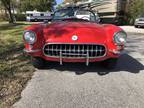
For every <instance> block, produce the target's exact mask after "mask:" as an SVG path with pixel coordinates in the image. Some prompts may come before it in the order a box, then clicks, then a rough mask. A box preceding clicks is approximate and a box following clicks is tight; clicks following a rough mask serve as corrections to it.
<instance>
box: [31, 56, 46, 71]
mask: <svg viewBox="0 0 144 108" xmlns="http://www.w3.org/2000/svg"><path fill="white" fill-rule="evenodd" d="M31 62H32V65H33V66H34V67H35V68H37V69H44V67H45V60H44V59H42V58H39V57H32V58H31Z"/></svg>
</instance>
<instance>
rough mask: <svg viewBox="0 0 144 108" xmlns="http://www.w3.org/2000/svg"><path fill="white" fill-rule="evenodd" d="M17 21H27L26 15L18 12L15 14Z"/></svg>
mask: <svg viewBox="0 0 144 108" xmlns="http://www.w3.org/2000/svg"><path fill="white" fill-rule="evenodd" d="M15 18H16V21H26V15H25V14H20V13H17V14H15Z"/></svg>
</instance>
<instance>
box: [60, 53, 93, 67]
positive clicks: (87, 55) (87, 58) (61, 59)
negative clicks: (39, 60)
mask: <svg viewBox="0 0 144 108" xmlns="http://www.w3.org/2000/svg"><path fill="white" fill-rule="evenodd" d="M63 55H67V53H62V51H60V56H59V60H60V65H63ZM73 55H77V54H73ZM82 55H83V56H85V58H86V66H88V65H89V59H90V58H89V53H88V51H87V54H82Z"/></svg>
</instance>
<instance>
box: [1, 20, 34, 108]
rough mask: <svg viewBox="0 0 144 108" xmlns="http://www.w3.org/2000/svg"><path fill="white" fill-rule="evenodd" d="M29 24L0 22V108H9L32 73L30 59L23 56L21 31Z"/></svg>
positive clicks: (18, 96)
mask: <svg viewBox="0 0 144 108" xmlns="http://www.w3.org/2000/svg"><path fill="white" fill-rule="evenodd" d="M29 25H31V24H29V23H26V22H18V23H17V24H9V23H7V22H0V108H1V107H2V108H5V107H10V106H11V105H12V104H13V103H14V102H15V101H17V99H19V98H20V93H21V91H22V90H23V88H24V87H25V84H26V83H27V81H28V80H29V79H31V76H32V74H33V72H34V68H33V66H32V65H31V64H30V58H29V57H27V56H24V55H23V51H22V50H23V48H24V45H23V40H22V39H23V38H22V34H23V30H24V27H27V26H29Z"/></svg>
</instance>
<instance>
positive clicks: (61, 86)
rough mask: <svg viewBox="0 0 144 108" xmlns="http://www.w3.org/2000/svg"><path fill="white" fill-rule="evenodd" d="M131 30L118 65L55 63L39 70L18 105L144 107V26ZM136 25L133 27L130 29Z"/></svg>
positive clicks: (20, 107)
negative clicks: (113, 67) (106, 67)
mask: <svg viewBox="0 0 144 108" xmlns="http://www.w3.org/2000/svg"><path fill="white" fill-rule="evenodd" d="M123 28H124V29H126V31H128V32H129V33H128V44H127V48H126V53H125V54H124V55H123V56H121V58H120V59H119V62H118V66H117V68H116V69H114V70H111V71H109V74H106V75H103V76H100V75H98V74H97V72H103V71H108V70H105V69H103V68H102V67H100V66H99V65H98V64H91V65H90V66H89V67H86V66H85V64H78V63H76V64H74V63H73V64H72V63H69V64H64V65H63V66H59V64H58V63H52V64H51V65H49V68H48V69H45V70H37V71H36V72H35V74H34V75H33V78H32V79H31V80H30V81H29V83H28V85H27V87H26V88H25V90H24V91H23V92H22V98H21V99H20V101H19V102H17V103H16V104H15V105H14V107H15V108H143V106H144V29H134V28H133V27H123ZM130 29H133V30H130Z"/></svg>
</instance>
